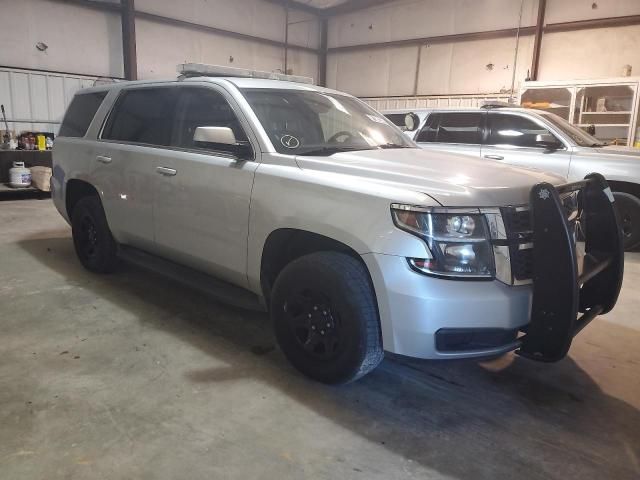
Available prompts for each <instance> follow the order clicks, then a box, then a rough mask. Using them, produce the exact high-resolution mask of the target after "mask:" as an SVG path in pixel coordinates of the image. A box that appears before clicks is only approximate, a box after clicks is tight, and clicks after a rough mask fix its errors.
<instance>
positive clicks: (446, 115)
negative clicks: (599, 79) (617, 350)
mask: <svg viewBox="0 0 640 480" xmlns="http://www.w3.org/2000/svg"><path fill="white" fill-rule="evenodd" d="M383 113H384V114H385V115H386V116H387V117H388V118H389V119H391V120H392V121H393V122H394V123H395V124H396V125H399V126H400V127H401V128H403V129H404V130H405V131H406V132H407V135H409V136H410V137H411V138H412V139H414V140H415V141H416V142H417V143H418V145H420V146H421V147H423V148H427V149H437V150H443V151H447V152H453V153H462V154H465V155H471V156H474V157H478V158H483V159H487V160H494V161H499V162H504V163H509V164H512V165H517V166H523V167H533V168H537V169H540V170H543V171H546V172H552V173H556V174H558V175H562V176H563V177H566V178H568V180H569V181H576V180H579V179H581V178H584V176H585V175H587V174H589V173H591V172H596V171H597V172H600V173H601V174H602V175H604V176H605V177H606V179H607V181H608V182H609V185H610V186H611V189H612V190H613V194H614V196H615V198H616V203H617V208H618V211H619V213H620V219H621V221H622V228H623V232H624V241H625V248H626V249H627V250H630V249H633V248H636V247H638V246H640V150H638V149H637V148H632V147H621V146H615V145H607V144H605V143H604V142H601V141H600V140H598V139H596V138H594V137H592V136H591V135H589V134H588V133H586V132H585V131H584V130H582V129H580V128H578V127H575V126H574V125H572V124H570V123H569V122H567V121H566V120H564V119H563V118H561V117H559V116H557V115H555V114H553V113H550V112H546V111H541V110H533V109H526V108H513V107H511V108H509V107H504V106H503V105H495V104H488V105H485V106H483V107H481V108H475V109H455V110H452V109H418V110H408V109H405V110H389V111H385V112H383ZM407 116H408V117H409V118H407ZM406 120H408V121H409V126H407V125H406ZM408 127H411V128H408Z"/></svg>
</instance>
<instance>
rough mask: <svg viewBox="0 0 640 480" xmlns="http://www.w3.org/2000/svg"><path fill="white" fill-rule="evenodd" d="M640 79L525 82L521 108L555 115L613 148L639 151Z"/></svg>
mask: <svg viewBox="0 0 640 480" xmlns="http://www.w3.org/2000/svg"><path fill="white" fill-rule="evenodd" d="M639 82H640V79H638V78H631V77H624V78H615V79H604V80H576V81H562V82H551V81H545V82H524V83H523V84H522V87H521V88H520V104H521V105H522V106H524V107H529V108H538V109H541V110H548V111H550V112H553V113H555V114H557V115H559V116H561V117H562V118H564V119H565V120H568V121H569V122H571V123H573V124H575V125H577V126H579V127H580V128H583V129H584V130H587V131H589V132H590V133H592V134H593V135H594V136H595V137H596V138H598V139H600V140H604V141H606V142H609V143H611V144H617V145H628V146H636V147H640V131H639V128H638V116H639V114H640V112H639V109H638V100H639V98H638V97H639V96H638V87H639Z"/></svg>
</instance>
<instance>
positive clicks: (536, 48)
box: [529, 0, 547, 80]
mask: <svg viewBox="0 0 640 480" xmlns="http://www.w3.org/2000/svg"><path fill="white" fill-rule="evenodd" d="M546 9H547V0H538V21H537V22H536V34H535V38H534V40H533V60H532V62H531V74H530V76H529V78H530V79H531V80H537V79H538V70H539V68H540V49H541V48H542V33H543V31H544V13H545V10H546Z"/></svg>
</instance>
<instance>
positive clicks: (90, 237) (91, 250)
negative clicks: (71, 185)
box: [71, 196, 117, 273]
mask: <svg viewBox="0 0 640 480" xmlns="http://www.w3.org/2000/svg"><path fill="white" fill-rule="evenodd" d="M71 232H72V235H73V245H74V247H75V249H76V254H77V255H78V258H79V259H80V263H82V266H83V267H84V268H86V269H87V270H90V271H92V272H95V273H109V272H112V271H113V270H114V269H115V266H116V261H117V257H116V253H117V244H116V242H115V240H114V239H113V236H112V235H111V230H109V225H108V224H107V217H106V216H105V214H104V210H103V208H102V203H101V202H100V199H99V198H98V197H94V196H91V197H84V198H82V199H80V200H79V201H78V203H77V204H76V206H75V207H74V208H73V211H72V212H71Z"/></svg>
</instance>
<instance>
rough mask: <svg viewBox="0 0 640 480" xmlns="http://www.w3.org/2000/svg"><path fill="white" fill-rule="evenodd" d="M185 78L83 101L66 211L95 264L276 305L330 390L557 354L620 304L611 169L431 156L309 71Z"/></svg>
mask: <svg viewBox="0 0 640 480" xmlns="http://www.w3.org/2000/svg"><path fill="white" fill-rule="evenodd" d="M179 71H180V73H181V75H180V76H179V77H178V79H176V80H167V81H139V82H122V83H115V84H112V85H102V86H96V87H92V88H89V89H86V90H83V91H80V92H78V93H77V94H76V96H75V97H74V99H73V100H72V102H71V104H70V106H69V107H68V110H67V112H66V114H65V116H64V119H63V123H62V126H61V129H60V132H59V135H58V137H57V138H56V141H55V144H54V147H53V164H54V166H53V178H52V198H53V202H54V204H55V206H56V208H57V209H58V211H59V212H60V214H61V215H62V216H63V217H64V218H65V219H66V220H67V221H68V222H69V223H70V225H71V229H72V237H73V242H74V245H75V249H76V253H77V255H78V258H79V260H80V262H81V264H82V265H83V266H84V267H85V268H87V269H88V270H90V271H92V272H96V273H108V272H112V271H114V270H115V269H116V267H117V262H118V260H119V259H120V258H125V259H126V260H129V261H133V262H137V263H138V264H139V265H142V266H145V267H148V268H152V269H155V270H156V271H159V272H161V273H165V274H167V275H170V276H172V277H175V278H177V279H179V280H182V281H185V282H187V283H190V284H191V285H193V286H194V287H196V288H201V289H206V290H208V291H211V292H213V293H214V294H217V295H218V297H219V298H223V299H225V300H227V301H230V302H233V303H237V304H242V305H245V306H254V307H255V308H261V309H264V310H267V311H268V312H269V314H270V317H271V320H272V322H273V327H274V330H275V336H276V339H277V341H278V344H279V346H280V348H281V350H282V352H283V353H284V355H285V356H286V357H287V358H288V359H289V361H290V362H291V363H292V364H293V365H294V366H295V367H296V368H297V369H298V370H300V371H301V372H303V373H304V374H306V375H308V376H309V377H311V378H313V379H316V380H318V381H322V382H326V383H346V382H349V381H352V380H355V379H357V378H359V377H361V376H363V375H365V374H366V373H368V372H370V371H371V370H373V369H374V368H375V367H376V365H378V363H379V362H380V361H381V360H382V358H383V352H384V351H389V352H393V353H396V354H402V355H408V356H412V357H418V358H425V359H455V358H477V357H486V356H496V355H500V354H503V353H506V352H509V351H512V350H516V351H517V353H518V354H520V355H523V356H525V357H527V358H531V359H534V360H540V361H557V360H560V359H561V358H563V357H564V356H565V355H566V354H567V351H568V349H569V346H570V344H571V341H572V339H573V337H574V335H575V334H576V333H577V332H578V331H580V330H581V329H582V328H583V327H584V326H585V325H587V324H588V323H589V321H591V320H592V319H593V318H595V317H596V316H598V315H600V314H604V313H607V312H608V311H610V310H611V309H612V308H613V306H614V305H615V303H616V299H617V296H618V292H619V289H620V285H621V282H622V275H623V274H622V271H623V252H622V248H621V246H622V236H621V230H620V228H619V224H618V219H617V217H616V213H615V210H614V208H613V205H614V199H613V197H612V196H611V193H610V190H609V187H608V185H607V183H606V181H605V180H604V178H603V177H602V176H601V175H599V174H594V173H590V174H589V175H587V176H586V178H584V179H581V180H579V181H577V182H573V183H570V184H567V183H565V181H564V179H563V178H562V177H561V176H557V175H553V174H548V173H541V172H537V171H533V170H530V169H522V168H517V167H513V166H510V165H503V164H499V163H489V164H488V163H486V162H482V161H479V160H477V159H472V158H469V157H465V156H460V155H451V154H446V153H438V152H435V151H426V150H423V149H420V148H418V146H417V145H416V144H415V143H414V142H413V141H412V140H410V139H409V138H408V137H407V136H406V135H405V134H404V133H403V132H402V131H401V130H400V129H398V128H397V127H396V126H394V125H393V124H392V123H391V122H389V121H388V120H387V119H386V118H385V117H384V116H383V115H381V114H380V113H378V112H376V111H375V110H373V109H371V108H370V107H368V106H367V105H366V104H365V103H363V102H362V101H360V100H358V99H357V98H355V97H352V96H350V95H347V94H345V93H340V92H337V91H334V90H329V89H326V88H321V87H317V86H314V85H312V84H310V83H308V82H306V81H304V80H305V79H301V78H294V79H290V78H287V77H283V76H281V75H275V74H271V73H266V72H255V71H245V70H238V69H230V68H228V67H215V66H206V65H199V64H185V65H182V66H181V67H180V70H179ZM274 77H276V78H274ZM291 80H295V81H291Z"/></svg>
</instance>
